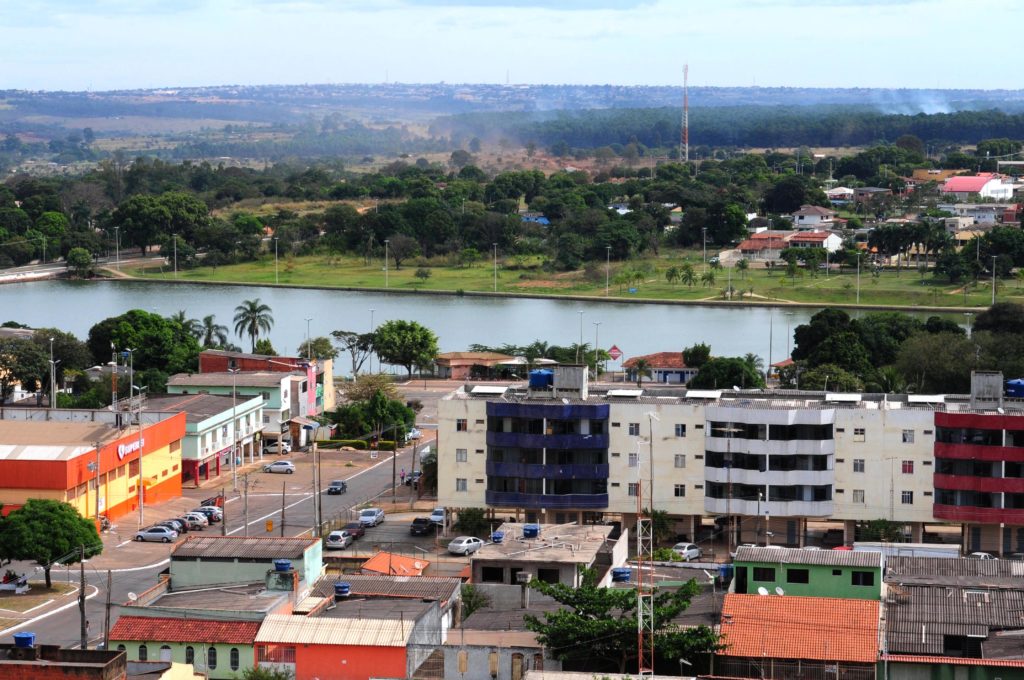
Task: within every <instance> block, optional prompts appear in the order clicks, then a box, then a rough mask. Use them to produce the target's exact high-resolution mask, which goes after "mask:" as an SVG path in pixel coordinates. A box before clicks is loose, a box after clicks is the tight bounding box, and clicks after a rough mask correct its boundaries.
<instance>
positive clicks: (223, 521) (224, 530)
mask: <svg viewBox="0 0 1024 680" xmlns="http://www.w3.org/2000/svg"><path fill="white" fill-rule="evenodd" d="M220 535H221V536H227V535H228V504H227V502H225V500H224V489H221V490H220Z"/></svg>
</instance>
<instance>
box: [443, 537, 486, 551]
mask: <svg viewBox="0 0 1024 680" xmlns="http://www.w3.org/2000/svg"><path fill="white" fill-rule="evenodd" d="M483 545H484V542H483V541H482V540H480V539H479V538H477V537H476V536H459V537H458V538H456V539H455V540H453V541H452V542H451V543H449V544H448V552H450V553H451V554H452V555H472V554H473V553H475V552H476V551H477V550H479V549H480V548H482V547H483Z"/></svg>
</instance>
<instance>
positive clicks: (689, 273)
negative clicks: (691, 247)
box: [679, 262, 697, 288]
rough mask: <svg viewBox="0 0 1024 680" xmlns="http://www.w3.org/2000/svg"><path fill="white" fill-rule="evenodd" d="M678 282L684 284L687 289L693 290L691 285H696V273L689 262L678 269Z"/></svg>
mask: <svg viewBox="0 0 1024 680" xmlns="http://www.w3.org/2000/svg"><path fill="white" fill-rule="evenodd" d="M679 280H680V281H682V282H683V283H685V284H686V285H687V286H688V287H690V288H693V284H695V283H697V272H696V271H695V270H694V268H693V265H692V264H690V263H689V262H684V263H683V266H681V267H680V268H679Z"/></svg>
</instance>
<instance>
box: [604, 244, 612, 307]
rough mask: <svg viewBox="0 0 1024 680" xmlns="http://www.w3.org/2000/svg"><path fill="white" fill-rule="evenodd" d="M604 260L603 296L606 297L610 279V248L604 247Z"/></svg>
mask: <svg viewBox="0 0 1024 680" xmlns="http://www.w3.org/2000/svg"><path fill="white" fill-rule="evenodd" d="M604 252H605V260H604V296H605V297H608V282H609V280H610V278H611V271H612V247H611V246H605V247H604Z"/></svg>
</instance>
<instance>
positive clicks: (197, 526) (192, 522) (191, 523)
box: [181, 513, 210, 531]
mask: <svg viewBox="0 0 1024 680" xmlns="http://www.w3.org/2000/svg"><path fill="white" fill-rule="evenodd" d="M200 517H202V515H200ZM181 520H182V521H183V522H185V525H186V526H188V530H189V531H202V530H203V529H205V528H206V527H207V526H209V524H210V522H209V520H207V519H206V518H205V517H203V519H202V520H200V519H198V518H197V517H196V516H195V515H193V514H192V513H189V514H187V515H185V516H184V517H182V518H181Z"/></svg>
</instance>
